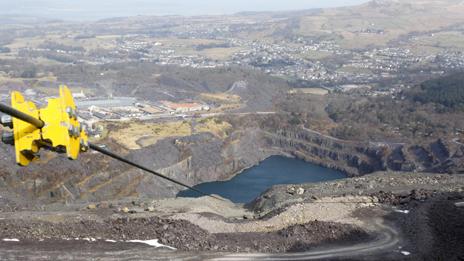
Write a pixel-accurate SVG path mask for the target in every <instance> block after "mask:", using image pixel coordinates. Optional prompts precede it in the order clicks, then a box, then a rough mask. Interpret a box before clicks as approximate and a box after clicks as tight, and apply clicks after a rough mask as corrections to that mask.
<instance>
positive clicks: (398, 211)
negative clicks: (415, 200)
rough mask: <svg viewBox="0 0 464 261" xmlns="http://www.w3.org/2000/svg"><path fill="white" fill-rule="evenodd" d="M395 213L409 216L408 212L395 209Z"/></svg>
mask: <svg viewBox="0 0 464 261" xmlns="http://www.w3.org/2000/svg"><path fill="white" fill-rule="evenodd" d="M395 212H397V213H403V214H409V210H401V209H395Z"/></svg>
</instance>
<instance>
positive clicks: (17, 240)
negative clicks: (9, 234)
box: [2, 238, 19, 242]
mask: <svg viewBox="0 0 464 261" xmlns="http://www.w3.org/2000/svg"><path fill="white" fill-rule="evenodd" d="M2 241H5V242H19V239H17V238H4V239H2Z"/></svg>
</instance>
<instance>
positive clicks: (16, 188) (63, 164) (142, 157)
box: [0, 128, 464, 204]
mask: <svg viewBox="0 0 464 261" xmlns="http://www.w3.org/2000/svg"><path fill="white" fill-rule="evenodd" d="M108 144H109V143H108ZM109 145H111V144H109ZM117 148H118V147H117V146H112V149H113V150H117ZM120 153H124V151H120ZM126 153H127V152H126ZM13 155H14V153H13V151H12V148H9V147H6V146H1V147H0V156H2V157H3V159H4V160H2V161H1V162H0V167H1V170H0V194H1V195H0V196H2V198H3V200H6V199H8V200H10V201H11V200H13V201H15V200H16V201H23V203H31V204H33V203H32V201H33V200H40V201H42V202H44V203H50V202H55V201H61V202H76V201H78V202H82V201H85V202H92V201H101V200H112V199H120V198H127V197H149V198H164V197H173V196H175V195H176V193H178V192H179V191H180V190H182V189H183V188H182V187H179V186H177V185H175V184H172V183H170V182H168V181H165V180H162V179H160V178H158V177H155V176H152V175H150V174H147V173H144V172H142V171H140V170H137V169H134V168H131V167H129V166H127V165H125V164H123V163H120V162H116V161H114V160H110V159H109V158H107V157H104V156H102V155H100V154H94V153H91V152H90V153H87V154H83V155H81V157H80V159H79V160H78V161H69V160H67V159H65V158H64V157H61V156H56V155H55V154H53V153H43V155H42V160H41V162H40V163H38V164H33V165H31V166H29V167H27V168H19V167H17V166H15V165H14V164H13V162H14V158H13V157H14V156H13ZM272 155H286V156H293V157H297V158H300V159H304V160H306V161H309V162H312V163H316V164H319V165H323V166H326V167H329V168H334V169H338V170H342V171H344V172H346V173H347V174H348V175H349V176H361V175H365V174H368V173H372V172H376V171H386V170H393V171H413V172H439V173H464V146H462V145H461V144H459V143H456V142H454V143H453V142H445V141H443V140H438V141H435V142H433V143H431V144H426V145H418V144H416V145H406V144H389V143H369V142H366V143H361V142H350V141H343V140H339V139H336V138H333V137H329V136H326V135H323V134H320V133H317V132H314V131H311V130H307V129H302V128H293V129H281V130H278V131H269V130H263V129H258V128H249V129H244V130H236V131H234V132H232V133H231V134H230V135H229V136H228V137H227V138H225V139H220V138H218V137H216V136H214V135H212V134H208V133H202V134H197V135H193V136H189V137H179V138H170V139H165V140H162V141H159V142H158V143H156V144H155V145H152V146H149V147H145V148H143V149H140V150H134V151H129V152H128V154H127V157H128V158H130V159H132V160H134V161H136V162H140V163H143V164H144V165H146V166H147V167H150V168H152V169H156V170H158V171H159V172H161V173H163V174H165V175H167V176H169V177H171V178H175V179H177V180H180V181H182V182H184V183H187V184H189V185H195V184H199V183H203V182H210V181H217V180H227V179H230V178H232V177H233V176H234V175H236V174H237V173H239V172H241V171H242V170H244V169H246V168H249V167H252V166H254V165H256V164H258V163H259V162H260V161H262V160H264V159H266V158H267V157H270V156H272ZM10 203H11V202H9V204H10Z"/></svg>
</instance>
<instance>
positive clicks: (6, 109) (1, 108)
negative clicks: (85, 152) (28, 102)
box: [0, 103, 224, 201]
mask: <svg viewBox="0 0 464 261" xmlns="http://www.w3.org/2000/svg"><path fill="white" fill-rule="evenodd" d="M0 112H3V113H5V114H8V115H10V116H11V117H14V118H17V119H19V120H22V121H24V122H27V123H29V124H32V125H33V126H35V127H36V128H38V129H41V128H43V127H44V126H45V122H43V121H42V120H40V119H37V118H35V117H32V116H30V115H28V114H26V113H23V112H21V111H19V110H16V109H15V108H12V107H10V106H8V105H5V104H3V103H0ZM89 148H90V149H92V150H95V151H97V152H100V153H102V154H104V155H106V156H108V157H111V158H113V159H116V160H119V161H121V162H124V163H126V164H128V165H131V166H133V167H136V168H138V169H141V170H143V171H146V172H148V173H150V174H152V175H154V176H157V177H160V178H162V179H165V180H168V181H170V182H172V183H175V184H177V185H180V186H182V187H185V188H187V189H190V190H192V191H194V192H196V193H198V194H200V195H203V196H208V197H211V198H214V199H217V200H221V201H224V199H222V198H219V197H216V196H215V195H210V194H207V193H205V192H202V191H200V190H198V189H196V188H193V187H192V186H189V185H187V184H184V183H182V182H180V181H177V180H175V179H173V178H170V177H167V176H165V175H163V174H161V173H158V172H156V171H153V170H151V169H149V168H147V167H144V166H142V165H140V164H137V163H135V162H133V161H130V160H128V159H125V158H124V157H121V156H119V155H117V154H114V153H113V152H111V151H109V150H106V149H103V148H102V147H101V146H99V145H96V144H93V143H90V142H89Z"/></svg>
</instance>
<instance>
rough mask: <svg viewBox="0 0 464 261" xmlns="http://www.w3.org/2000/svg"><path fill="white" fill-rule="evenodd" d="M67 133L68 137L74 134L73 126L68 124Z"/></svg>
mask: <svg viewBox="0 0 464 261" xmlns="http://www.w3.org/2000/svg"><path fill="white" fill-rule="evenodd" d="M68 134H69V136H70V137H73V136H74V128H73V126H72V125H69V126H68Z"/></svg>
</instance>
